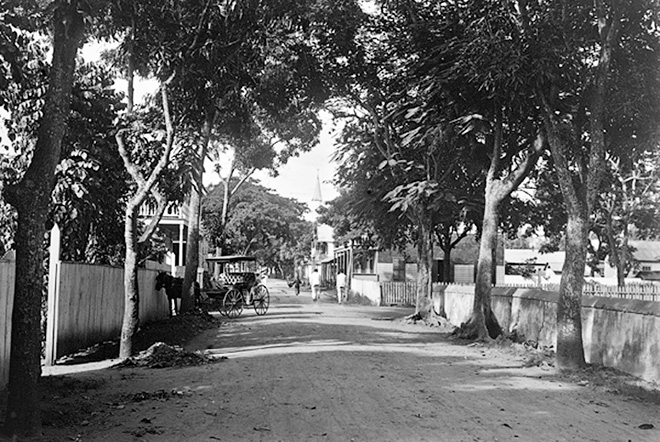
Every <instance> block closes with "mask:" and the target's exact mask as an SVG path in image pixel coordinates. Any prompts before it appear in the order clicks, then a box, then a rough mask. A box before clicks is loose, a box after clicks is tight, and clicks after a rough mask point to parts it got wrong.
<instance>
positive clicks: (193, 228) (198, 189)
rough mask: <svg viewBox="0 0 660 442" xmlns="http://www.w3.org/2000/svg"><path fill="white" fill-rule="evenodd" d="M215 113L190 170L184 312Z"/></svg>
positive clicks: (190, 293) (189, 300)
mask: <svg viewBox="0 0 660 442" xmlns="http://www.w3.org/2000/svg"><path fill="white" fill-rule="evenodd" d="M214 118H215V113H214V112H212V111H209V112H208V113H207V116H206V120H205V121H204V127H203V129H202V132H203V133H204V138H203V140H202V142H201V143H200V145H199V146H198V147H197V152H195V155H196V157H195V165H194V167H193V170H192V188H191V190H190V201H189V205H188V242H187V244H188V248H187V250H186V270H185V273H184V275H183V286H182V287H181V312H182V313H185V312H187V311H190V310H192V309H193V308H194V307H195V284H194V283H195V281H196V280H197V268H198V267H199V242H200V239H201V235H200V222H201V211H202V193H203V190H204V183H203V182H202V178H203V175H204V159H205V158H206V152H207V150H208V145H209V141H210V139H211V127H212V125H213V119H214Z"/></svg>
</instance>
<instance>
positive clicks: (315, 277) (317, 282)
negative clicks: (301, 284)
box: [309, 269, 321, 302]
mask: <svg viewBox="0 0 660 442" xmlns="http://www.w3.org/2000/svg"><path fill="white" fill-rule="evenodd" d="M309 284H310V285H311V286H312V302H316V301H317V300H318V299H319V297H320V295H321V274H320V273H319V271H318V269H314V271H313V272H312V275H311V276H310V277H309Z"/></svg>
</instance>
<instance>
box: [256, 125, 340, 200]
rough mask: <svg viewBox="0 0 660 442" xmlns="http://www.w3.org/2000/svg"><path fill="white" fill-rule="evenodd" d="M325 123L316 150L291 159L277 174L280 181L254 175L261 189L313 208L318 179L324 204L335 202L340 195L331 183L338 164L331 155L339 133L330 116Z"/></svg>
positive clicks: (257, 174)
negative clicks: (269, 190) (262, 187)
mask: <svg viewBox="0 0 660 442" xmlns="http://www.w3.org/2000/svg"><path fill="white" fill-rule="evenodd" d="M322 120H323V131H322V133H321V134H320V136H319V142H318V144H317V145H316V146H314V147H312V149H311V150H310V151H309V152H305V153H303V154H301V155H300V156H298V157H293V158H290V159H289V161H288V162H287V164H285V165H284V166H282V167H281V168H280V169H279V170H278V172H279V174H278V176H277V177H271V176H269V175H268V174H267V173H264V172H258V173H256V174H255V178H257V179H258V180H259V181H261V184H262V185H264V186H265V187H268V188H270V189H273V190H274V191H275V192H276V193H277V194H279V195H281V196H283V197H287V198H294V199H296V200H298V201H300V202H303V203H306V204H307V205H308V206H310V207H314V206H315V204H314V202H313V201H312V195H313V193H314V186H315V185H316V177H317V175H318V178H319V182H320V183H321V197H322V198H323V202H328V201H330V200H332V199H334V198H336V197H337V196H338V195H339V193H338V191H337V189H336V188H335V187H334V186H333V185H332V180H333V178H334V174H335V170H336V167H337V164H336V163H335V162H334V161H332V155H333V153H334V149H335V146H334V141H335V135H336V132H337V130H336V129H334V128H333V124H332V121H331V119H330V116H329V115H327V114H323V116H322Z"/></svg>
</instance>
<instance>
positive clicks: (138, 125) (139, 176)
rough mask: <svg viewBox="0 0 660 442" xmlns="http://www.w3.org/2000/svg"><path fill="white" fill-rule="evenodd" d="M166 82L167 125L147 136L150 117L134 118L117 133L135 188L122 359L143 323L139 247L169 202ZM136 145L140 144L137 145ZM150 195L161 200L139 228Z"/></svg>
mask: <svg viewBox="0 0 660 442" xmlns="http://www.w3.org/2000/svg"><path fill="white" fill-rule="evenodd" d="M167 86H168V83H167V82H165V83H163V84H162V85H161V89H160V96H161V99H162V118H163V120H164V128H163V127H162V126H161V127H156V130H155V131H154V132H155V136H153V135H152V136H151V137H149V136H145V134H144V133H143V131H144V129H145V128H144V126H143V123H144V121H145V120H147V118H142V119H136V120H134V121H133V122H132V123H133V127H132V128H130V129H129V127H130V126H129V127H123V128H121V129H119V131H117V134H116V135H115V139H116V141H117V147H118V148H119V154H120V155H121V158H122V160H123V162H124V167H125V168H126V171H127V172H128V174H129V175H130V176H131V178H132V180H133V189H132V192H131V195H130V196H129V198H128V201H127V202H126V208H125V218H124V240H125V244H126V251H125V257H124V299H125V301H124V318H123V322H122V329H121V339H120V342H119V357H120V358H123V359H126V358H129V357H130V356H131V355H132V354H133V339H134V337H135V334H136V333H137V329H138V326H139V323H140V316H139V313H140V311H139V301H140V293H139V286H138V256H139V255H140V251H141V250H140V249H141V248H142V247H143V245H144V244H145V243H146V242H147V241H148V240H149V238H150V237H151V235H153V233H154V231H155V230H156V228H157V226H158V222H159V221H160V218H161V217H162V215H163V213H164V211H165V209H166V207H167V203H168V200H167V196H166V194H165V193H164V192H163V190H162V189H161V188H160V184H159V180H160V179H161V178H162V174H163V171H164V170H165V168H166V167H167V165H168V163H169V161H170V154H171V152H172V147H173V145H174V126H173V124H172V117H171V115H170V108H169V101H168V92H167ZM152 113H153V111H152V112H150V113H148V114H147V117H149V116H150V117H151V118H154V116H153V115H152ZM127 117H128V119H129V122H130V119H131V118H132V117H133V115H132V114H129V115H128V116H127ZM156 117H157V116H156ZM131 129H132V130H131ZM129 135H131V143H132V144H133V146H132V147H133V148H132V151H133V152H135V151H136V150H137V151H146V152H149V151H152V152H153V151H156V152H159V156H156V161H152V162H151V164H149V163H148V164H147V165H146V166H145V165H144V164H140V162H138V161H136V160H135V157H134V155H132V152H131V149H129V148H128V147H127V145H126V142H125V139H124V137H126V136H129ZM154 145H155V146H159V145H160V146H161V148H160V149H158V148H154V147H155V146H154ZM135 146H138V147H139V148H138V149H136V147H135ZM154 163H155V164H154ZM151 195H153V197H154V198H155V199H156V202H157V204H158V208H157V211H156V215H155V216H154V217H153V218H152V219H151V221H150V223H149V225H148V226H147V227H146V228H145V229H144V230H143V231H142V232H140V231H139V225H138V221H139V211H140V207H141V206H142V204H143V203H144V202H145V201H146V200H147V198H148V197H150V196H151Z"/></svg>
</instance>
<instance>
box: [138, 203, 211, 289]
mask: <svg viewBox="0 0 660 442" xmlns="http://www.w3.org/2000/svg"><path fill="white" fill-rule="evenodd" d="M156 209H157V206H156V204H143V205H142V207H141V208H140V217H141V218H142V219H145V220H146V219H148V218H151V217H152V216H153V215H154V214H155V213H156ZM157 233H158V235H159V236H161V237H162V238H163V239H164V240H165V243H166V244H167V246H168V249H169V251H170V255H169V257H168V259H167V261H166V262H165V264H167V265H169V266H171V268H172V273H173V274H176V275H178V276H183V272H184V269H185V265H186V253H187V239H188V206H187V205H186V204H182V205H178V204H176V203H170V204H169V205H168V206H167V209H165V213H164V214H163V217H162V218H161V220H160V222H159V223H158V231H157ZM201 241H202V242H201V244H200V256H206V254H207V253H208V247H207V245H206V241H205V240H204V239H203V238H202V240H201ZM202 264H203V262H202V261H201V260H200V266H201V265H202Z"/></svg>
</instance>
